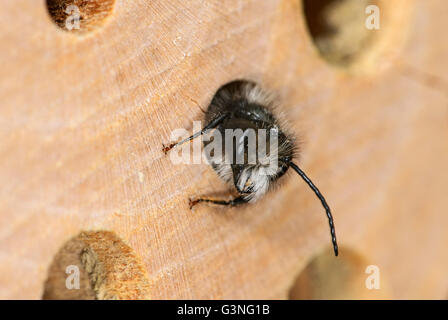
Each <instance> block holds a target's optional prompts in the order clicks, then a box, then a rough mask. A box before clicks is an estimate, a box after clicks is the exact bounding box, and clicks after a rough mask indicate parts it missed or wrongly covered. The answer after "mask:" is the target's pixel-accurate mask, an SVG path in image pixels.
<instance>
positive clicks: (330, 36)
mask: <svg viewBox="0 0 448 320" xmlns="http://www.w3.org/2000/svg"><path fill="white" fill-rule="evenodd" d="M370 3H371V1H369V0H304V1H303V8H304V12H305V17H306V20H307V23H308V28H309V32H310V34H311V36H312V37H313V40H314V42H315V44H316V46H317V48H318V49H319V51H320V52H321V54H322V56H323V57H325V58H326V59H327V60H328V61H329V62H331V63H335V64H340V65H348V64H350V63H352V62H353V61H354V59H356V56H357V55H358V54H360V53H361V52H362V50H363V49H364V48H366V47H367V46H368V44H369V42H371V41H372V36H373V35H374V33H373V32H372V31H371V30H369V29H367V28H366V26H365V20H366V15H365V9H366V7H367V6H368V5H369V4H370Z"/></svg>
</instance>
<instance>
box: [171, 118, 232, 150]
mask: <svg viewBox="0 0 448 320" xmlns="http://www.w3.org/2000/svg"><path fill="white" fill-rule="evenodd" d="M228 115H229V114H228V113H224V114H222V115H220V116H218V117H216V118H215V119H213V120H212V121H210V122H209V123H208V124H207V125H206V126H205V127H204V128H202V130H201V131H198V132H196V133H195V134H193V135H192V136H191V137H188V138H186V139H184V140H182V141H179V142H176V143H171V144H169V145H167V146H165V145H164V144H162V147H163V148H162V151H163V152H164V153H165V154H167V153H168V151H170V150H171V149H173V148H174V147H176V146H178V145H181V144H183V143H185V142H188V141H191V140H193V139H195V138H197V137H199V136H202V135H203V134H204V133H205V132H206V131H207V130H210V129H214V128H216V127H217V126H218V125H219V124H220V123H221V122H222V121H223V120H224V119H225V118H227V116H228Z"/></svg>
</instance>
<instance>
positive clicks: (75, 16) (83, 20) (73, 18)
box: [46, 0, 115, 33]
mask: <svg viewBox="0 0 448 320" xmlns="http://www.w3.org/2000/svg"><path fill="white" fill-rule="evenodd" d="M46 2H47V9H48V12H49V14H50V16H51V18H52V19H53V21H54V22H55V23H56V24H57V25H58V26H59V27H60V28H62V29H63V30H66V31H70V32H77V33H85V32H89V31H92V30H95V29H97V28H98V27H100V26H102V25H103V24H104V22H105V21H106V19H107V17H108V16H109V15H110V14H111V13H112V11H113V8H114V4H115V0H46Z"/></svg>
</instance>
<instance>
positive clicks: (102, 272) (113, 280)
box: [43, 231, 150, 300]
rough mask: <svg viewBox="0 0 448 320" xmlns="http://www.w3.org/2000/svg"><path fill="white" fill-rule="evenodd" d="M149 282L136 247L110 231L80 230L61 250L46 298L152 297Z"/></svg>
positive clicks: (51, 266) (53, 265) (55, 258)
mask: <svg viewBox="0 0 448 320" xmlns="http://www.w3.org/2000/svg"><path fill="white" fill-rule="evenodd" d="M149 298H150V285H149V281H148V277H147V274H146V271H145V268H144V267H143V265H142V263H141V261H140V259H139V258H138V257H137V256H136V255H135V253H134V252H133V250H132V249H131V248H130V247H129V246H128V245H126V244H125V243H124V242H123V241H122V240H120V239H119V238H118V237H117V236H116V235H115V234H114V233H112V232H108V231H95V232H81V233H80V234H79V235H78V236H76V237H74V238H73V239H71V240H69V241H68V242H67V243H65V244H64V246H63V247H62V248H61V249H60V250H59V252H58V253H57V254H56V256H55V257H54V259H53V262H52V264H51V265H50V268H49V270H48V277H47V280H46V282H45V288H44V294H43V299H50V300H56V299H64V300H81V299H82V300H93V299H99V300H104V299H149Z"/></svg>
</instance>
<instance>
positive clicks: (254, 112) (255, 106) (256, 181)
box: [163, 80, 338, 256]
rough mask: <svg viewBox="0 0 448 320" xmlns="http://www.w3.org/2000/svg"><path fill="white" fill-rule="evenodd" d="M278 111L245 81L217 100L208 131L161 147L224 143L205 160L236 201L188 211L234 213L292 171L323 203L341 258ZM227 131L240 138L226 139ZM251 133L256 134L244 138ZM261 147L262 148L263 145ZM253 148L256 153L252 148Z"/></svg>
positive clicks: (235, 83) (216, 201)
mask: <svg viewBox="0 0 448 320" xmlns="http://www.w3.org/2000/svg"><path fill="white" fill-rule="evenodd" d="M275 109H276V104H275V99H274V98H273V97H272V95H271V94H269V93H267V92H266V91H264V90H263V89H262V88H261V87H260V86H259V85H257V84H256V83H253V82H248V81H241V80H237V81H233V82H230V83H228V84H227V85H225V86H223V87H221V88H220V89H219V90H218V91H217V93H216V94H215V96H214V97H213V99H212V101H211V103H210V105H209V107H208V109H207V111H206V112H205V123H206V125H205V126H204V127H203V128H202V130H200V131H198V132H196V133H194V134H193V135H192V136H190V137H188V138H186V139H183V140H181V141H179V142H177V143H172V144H170V145H168V146H165V145H163V152H164V153H165V154H166V153H167V152H168V151H170V150H171V149H173V148H175V147H177V146H179V145H181V144H183V143H186V142H188V141H191V140H193V139H195V138H198V137H200V136H203V135H204V136H206V135H210V133H211V132H213V133H217V134H219V135H220V136H221V137H224V138H221V142H219V141H218V140H217V141H216V143H215V148H212V151H211V152H210V153H208V154H206V156H207V160H208V162H209V164H210V165H211V166H212V168H213V169H214V170H215V171H216V173H217V175H218V176H219V177H220V178H221V179H222V180H224V181H225V182H226V183H228V184H230V185H231V186H233V187H234V188H235V189H236V191H237V193H238V196H237V197H235V198H234V199H232V200H220V199H209V198H197V199H189V203H190V209H191V208H192V207H193V206H195V205H197V204H198V203H201V202H207V203H212V204H217V205H223V206H231V207H234V206H238V205H241V204H244V203H253V202H256V201H257V200H258V199H260V198H261V197H262V196H263V195H264V194H266V193H267V192H268V191H269V190H270V189H272V187H273V186H274V185H275V184H276V183H277V181H278V180H279V179H280V178H281V177H282V176H283V175H284V174H285V173H286V172H287V171H288V169H289V168H292V169H293V170H294V171H295V172H296V173H297V174H298V175H299V176H300V177H302V179H303V180H304V181H305V183H306V184H307V185H308V186H309V187H310V188H311V189H312V190H313V191H314V193H315V194H316V196H317V198H318V199H319V200H320V201H321V203H322V205H323V207H324V209H325V212H326V215H327V217H328V222H329V225H330V234H331V241H332V244H333V250H334V254H335V256H337V255H338V245H337V240H336V230H335V226H334V220H333V216H332V214H331V210H330V207H329V206H328V204H327V201H326V200H325V198H324V196H323V195H322V194H321V192H320V191H319V189H318V188H317V187H316V186H315V185H314V183H313V182H312V181H311V180H310V178H308V176H307V175H306V174H305V173H304V172H303V171H302V170H301V169H300V168H299V167H298V166H297V165H296V164H295V163H294V162H293V159H295V158H296V157H297V154H298V148H297V143H296V141H295V139H294V136H293V135H292V134H290V133H288V132H287V131H286V129H285V128H286V127H287V124H286V121H284V120H283V121H282V120H279V119H280V117H276V116H274V111H275ZM228 131H230V132H235V131H238V132H240V133H242V134H241V135H240V136H238V135H234V134H233V135H227V134H226V133H227V132H228ZM248 132H249V133H254V134H252V135H249V134H246V133H248ZM261 133H263V134H261ZM215 137H216V135H215V134H213V137H212V138H213V139H211V138H210V139H209V141H204V142H203V145H204V148H207V146H209V145H210V144H211V143H212V142H214V141H215ZM250 137H252V138H253V139H252V140H251V139H249V138H250ZM251 141H252V143H250V142H251ZM263 141H264V142H265V143H264V144H263V143H260V142H263ZM266 141H267V142H266ZM272 141H274V142H275V143H273V142H272ZM216 145H217V146H218V147H216ZM251 145H252V146H253V145H255V147H252V148H251ZM217 154H219V155H218V156H216V155H217ZM273 163H274V164H275V165H272V164H273Z"/></svg>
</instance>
